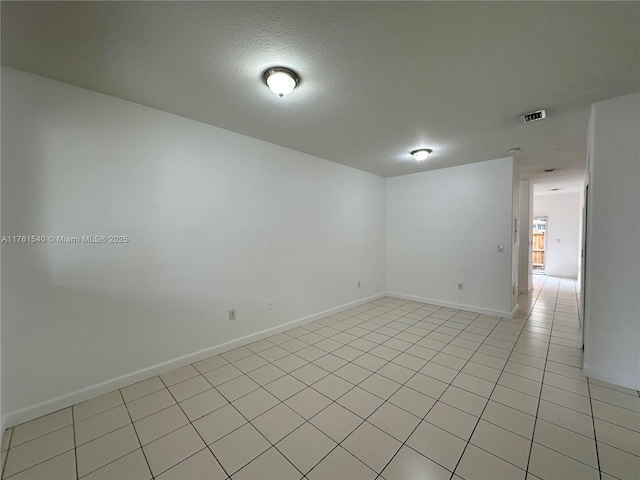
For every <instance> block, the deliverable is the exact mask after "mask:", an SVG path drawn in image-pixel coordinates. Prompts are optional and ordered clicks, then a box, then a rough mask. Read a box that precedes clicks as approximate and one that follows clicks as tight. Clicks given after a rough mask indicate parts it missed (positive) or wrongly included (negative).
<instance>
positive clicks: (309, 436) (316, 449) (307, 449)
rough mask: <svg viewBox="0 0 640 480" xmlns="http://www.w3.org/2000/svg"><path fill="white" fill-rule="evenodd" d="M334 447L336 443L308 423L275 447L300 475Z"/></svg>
mask: <svg viewBox="0 0 640 480" xmlns="http://www.w3.org/2000/svg"><path fill="white" fill-rule="evenodd" d="M335 446H336V442H334V441H333V440H331V439H330V438H329V437H327V436H326V435H325V434H324V433H322V432H321V431H320V430H318V429H317V428H316V427H314V426H313V425H311V424H310V423H305V424H304V425H302V426H301V427H300V428H298V429H297V430H295V431H294V432H292V433H291V434H290V435H288V436H286V437H285V438H284V439H282V440H281V441H280V442H279V443H278V444H277V445H276V447H277V448H278V450H280V451H281V452H282V453H283V454H284V455H285V456H286V457H287V458H288V459H289V461H290V462H291V463H293V464H294V465H295V467H296V468H297V469H298V470H300V471H301V472H302V473H307V472H308V471H309V470H311V468H313V467H314V466H315V465H316V464H317V463H318V462H319V461H320V460H321V459H322V458H323V457H324V456H325V455H327V454H328V453H329V452H330V451H331V450H332V449H333V448H334V447H335Z"/></svg>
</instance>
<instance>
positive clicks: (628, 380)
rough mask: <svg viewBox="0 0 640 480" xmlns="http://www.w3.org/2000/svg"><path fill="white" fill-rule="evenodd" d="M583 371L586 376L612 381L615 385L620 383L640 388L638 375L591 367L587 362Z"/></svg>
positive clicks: (602, 380)
mask: <svg viewBox="0 0 640 480" xmlns="http://www.w3.org/2000/svg"><path fill="white" fill-rule="evenodd" d="M582 371H583V373H584V376H585V377H589V378H593V379H595V380H600V381H601V382H607V383H612V384H613V385H619V386H621V387H625V388H630V389H632V390H640V378H638V377H637V376H634V377H633V378H632V377H628V376H626V375H621V374H620V373H618V372H615V371H610V370H601V369H597V368H591V367H590V366H589V365H587V364H586V363H584V364H583V370H582Z"/></svg>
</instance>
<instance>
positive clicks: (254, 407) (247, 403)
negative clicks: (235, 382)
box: [233, 388, 280, 420]
mask: <svg viewBox="0 0 640 480" xmlns="http://www.w3.org/2000/svg"><path fill="white" fill-rule="evenodd" d="M278 403H280V400H278V399H277V398H276V397H274V396H273V395H271V394H270V393H269V392H267V391H266V390H265V389H264V388H259V389H258V390H254V391H253V392H251V393H249V394H247V395H245V396H244V397H241V398H239V399H238V400H236V401H235V402H233V406H234V407H236V409H237V410H238V411H239V412H240V413H241V414H242V415H243V416H244V417H246V418H247V419H249V420H253V419H254V418H255V417H257V416H258V415H261V414H262V413H264V412H266V411H267V410H269V409H270V408H272V407H275V406H276V405H277V404H278Z"/></svg>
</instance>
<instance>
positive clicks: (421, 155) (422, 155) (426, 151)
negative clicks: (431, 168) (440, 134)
mask: <svg viewBox="0 0 640 480" xmlns="http://www.w3.org/2000/svg"><path fill="white" fill-rule="evenodd" d="M431 152H433V150H431V149H430V148H419V149H418V150H414V151H413V152H411V155H413V158H415V159H416V160H418V161H419V162H423V161H425V160H426V159H427V157H428V156H429V155H431Z"/></svg>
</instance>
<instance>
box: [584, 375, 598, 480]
mask: <svg viewBox="0 0 640 480" xmlns="http://www.w3.org/2000/svg"><path fill="white" fill-rule="evenodd" d="M587 390H588V392H589V408H590V409H591V424H592V425H593V443H594V444H595V447H596V460H597V462H598V475H600V479H602V468H601V466H600V452H599V449H598V434H597V432H596V419H595V418H594V416H593V402H592V400H591V386H590V384H589V379H588V378H587Z"/></svg>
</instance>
